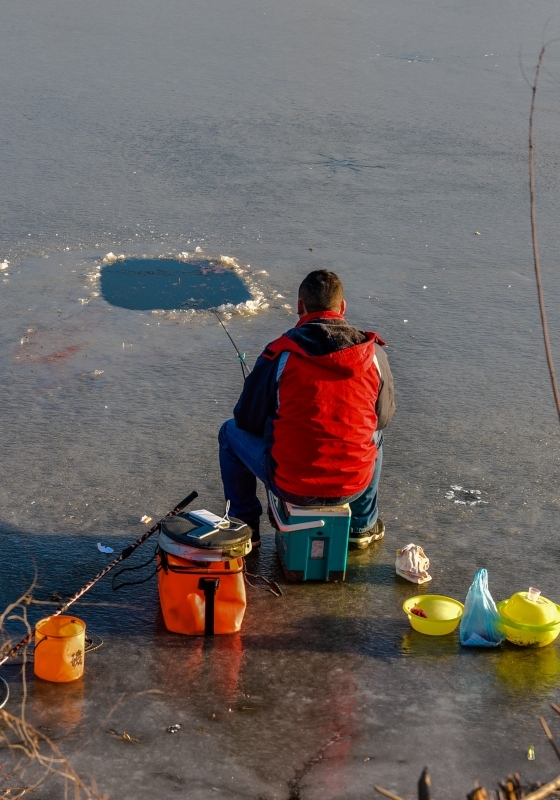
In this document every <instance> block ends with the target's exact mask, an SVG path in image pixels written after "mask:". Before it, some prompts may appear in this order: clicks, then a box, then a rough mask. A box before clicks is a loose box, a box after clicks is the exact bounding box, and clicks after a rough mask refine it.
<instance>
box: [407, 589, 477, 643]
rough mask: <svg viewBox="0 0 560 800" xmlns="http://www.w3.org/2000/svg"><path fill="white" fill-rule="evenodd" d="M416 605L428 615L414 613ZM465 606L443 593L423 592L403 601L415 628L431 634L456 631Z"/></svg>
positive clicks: (441, 634)
mask: <svg viewBox="0 0 560 800" xmlns="http://www.w3.org/2000/svg"><path fill="white" fill-rule="evenodd" d="M415 607H416V608H419V609H420V610H421V611H423V612H424V613H425V614H426V615H427V617H419V616H417V615H416V614H413V613H412V609H413V608H415ZM463 608H464V606H463V604H462V603H460V602H459V601H458V600H454V599H453V598H452V597H444V596H443V595H441V594H421V595H417V596H416V597H409V598H408V600H405V601H404V603H403V611H404V613H405V614H406V615H407V616H408V619H409V621H410V624H411V625H412V627H413V628H414V630H415V631H418V632H419V633H426V634H428V635H429V636H443V635H444V634H446V633H451V632H452V631H454V630H455V628H456V627H457V625H458V624H459V622H460V620H461V617H462V616H463Z"/></svg>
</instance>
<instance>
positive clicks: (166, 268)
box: [100, 258, 251, 311]
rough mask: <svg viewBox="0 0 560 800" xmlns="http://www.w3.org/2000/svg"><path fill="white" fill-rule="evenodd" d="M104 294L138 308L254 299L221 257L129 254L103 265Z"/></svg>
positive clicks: (200, 305)
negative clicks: (187, 258)
mask: <svg viewBox="0 0 560 800" xmlns="http://www.w3.org/2000/svg"><path fill="white" fill-rule="evenodd" d="M100 286H101V293H102V295H103V298H104V299H105V300H106V301H107V302H108V303H111V305H113V306H120V307H121V308H130V309H133V310H136V311H151V310H153V309H162V310H164V311H171V310H173V309H180V308H194V309H197V310H202V309H206V308H209V307H210V306H213V307H216V306H221V305H223V304H224V303H232V304H233V305H237V304H238V303H244V302H245V301H247V300H250V299H251V294H250V292H249V291H248V290H247V287H246V285H245V284H244V283H243V281H242V280H241V279H240V278H239V277H238V276H237V275H236V274H235V273H234V272H232V270H231V269H227V268H226V267H223V266H222V265H221V264H220V262H219V261H217V262H216V261H212V260H209V259H198V260H197V261H189V262H184V261H174V260H172V259H159V258H158V259H155V258H127V259H125V260H124V261H117V262H115V263H114V264H107V265H104V266H103V267H102V268H101V279H100Z"/></svg>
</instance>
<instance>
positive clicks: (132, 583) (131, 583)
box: [112, 545, 159, 592]
mask: <svg viewBox="0 0 560 800" xmlns="http://www.w3.org/2000/svg"><path fill="white" fill-rule="evenodd" d="M157 554H158V546H157V545H156V549H155V550H154V552H153V555H152V556H150V558H149V559H148V560H147V561H145V562H144V563H143V564H137V565H136V566H135V567H123V569H120V570H119V571H118V572H115V574H114V575H113V583H112V586H113V591H114V592H117V591H118V590H119V589H122V588H123V586H137V585H138V584H139V583H147V581H149V580H150V579H151V578H153V577H154V575H155V574H156V572H157V571H158V569H159V567H156V568H155V569H154V571H153V572H150V574H149V575H148V577H147V578H140V579H139V580H137V581H125V582H124V583H120V584H119V585H118V586H115V581H116V579H117V578H118V577H119V575H122V574H123V572H135V571H136V570H137V569H144V567H147V566H148V564H151V563H152V561H153V560H154V558H155V557H156V556H157Z"/></svg>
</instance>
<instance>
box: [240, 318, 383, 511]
mask: <svg viewBox="0 0 560 800" xmlns="http://www.w3.org/2000/svg"><path fill="white" fill-rule="evenodd" d="M381 344H383V342H382V340H381V339H379V337H377V335H376V334H374V333H365V332H362V331H358V330H357V329H356V328H353V327H352V326H350V325H349V324H348V323H347V322H346V321H345V319H344V317H343V316H342V315H341V314H339V313H337V312H334V311H320V312H313V313H311V314H307V315H305V316H303V317H302V318H301V319H300V321H299V323H298V325H297V326H296V327H295V328H292V329H291V330H290V331H288V332H287V333H286V334H284V335H283V336H281V337H280V338H279V339H277V340H276V341H275V342H273V343H272V344H270V345H268V347H267V348H265V350H264V352H263V354H262V356H261V357H260V358H259V359H258V361H257V363H256V365H255V369H254V370H253V373H252V374H251V376H249V378H248V380H247V382H246V384H245V388H244V390H243V393H242V395H241V397H240V399H239V402H238V403H237V406H236V408H235V410H234V417H235V421H236V423H237V425H238V427H239V428H241V429H242V430H246V431H248V432H249V433H253V434H254V435H256V436H263V435H264V437H265V439H266V440H267V441H268V443H269V446H270V450H269V460H268V464H267V471H268V473H269V476H270V478H271V480H273V481H274V483H275V484H276V485H277V486H278V487H279V488H280V489H281V490H284V491H285V492H288V493H290V494H291V495H295V496H302V497H322V498H340V497H349V496H351V495H354V494H355V493H357V492H359V491H361V490H363V489H364V488H365V486H367V484H368V483H369V481H370V480H371V476H372V473H373V467H374V464H375V458H376V452H377V449H376V445H375V443H374V441H373V435H374V433H375V431H376V430H377V429H378V427H380V426H379V425H378V422H381V423H382V426H383V427H384V426H385V425H386V424H388V422H389V420H390V418H391V416H392V414H393V411H394V402H393V386H392V376H391V372H390V369H389V365H388V362H387V358H386V356H385V354H384V352H383V351H382V349H381ZM381 364H383V365H384V367H385V369H383V368H382V367H381ZM380 400H381V402H379V401H380ZM378 414H379V415H380V416H381V417H382V419H380V420H378Z"/></svg>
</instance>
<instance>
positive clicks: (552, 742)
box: [539, 717, 560, 760]
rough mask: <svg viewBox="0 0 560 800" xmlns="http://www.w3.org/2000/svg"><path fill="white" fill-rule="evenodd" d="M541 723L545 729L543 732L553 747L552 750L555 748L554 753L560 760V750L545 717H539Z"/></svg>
mask: <svg viewBox="0 0 560 800" xmlns="http://www.w3.org/2000/svg"><path fill="white" fill-rule="evenodd" d="M539 722H540V723H541V725H542V727H543V731H544V732H545V735H546V738H547V739H548V741H549V742H550V744H551V745H552V748H553V750H554V752H555V753H556V755H557V756H558V760H560V750H558V748H557V747H556V742H555V741H554V739H553V737H552V734H551V732H550V728H549V727H548V725H547V724H546V720H545V718H544V717H539Z"/></svg>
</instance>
